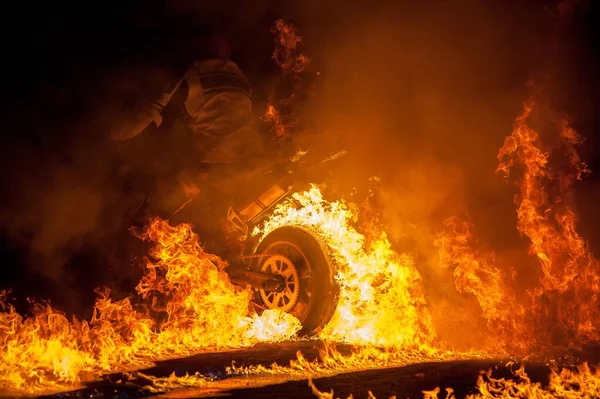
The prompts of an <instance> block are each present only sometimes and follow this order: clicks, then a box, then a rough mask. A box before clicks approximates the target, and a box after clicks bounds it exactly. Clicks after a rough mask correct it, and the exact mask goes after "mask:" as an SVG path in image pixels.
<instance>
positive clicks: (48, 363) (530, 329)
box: [0, 2, 600, 397]
mask: <svg viewBox="0 0 600 399" xmlns="http://www.w3.org/2000/svg"><path fill="white" fill-rule="evenodd" d="M575 3H576V2H561V3H560V7H558V8H557V9H556V10H558V11H560V12H558V13H557V14H552V15H559V16H561V15H562V17H564V15H563V14H561V12H565V10H567V11H569V7H572V6H574V4H575ZM562 17H561V18H562ZM561 21H562V19H561ZM280 28H281V27H280ZM382 29H383V30H385V28H382ZM550 42H552V43H554V41H552V40H550ZM280 43H283V42H280ZM292 43H293V44H296V43H297V42H296V41H294V40H292ZM342 51H343V50H342ZM342 58H343V57H342ZM278 61H281V60H278ZM305 61H306V60H305V59H302V60H300V61H298V62H294V63H292V64H289V63H286V62H285V60H284V61H283V62H280V65H282V67H284V66H287V67H290V68H291V70H292V71H293V72H294V73H298V72H299V71H301V70H302V69H303V68H305V67H306V65H307V64H306V62H305ZM346 61H347V60H346ZM290 65H291V66H290ZM330 67H331V66H330ZM550 69H551V68H550ZM541 70H542V72H544V73H542V72H537V73H535V74H533V75H534V79H533V83H532V84H531V85H530V86H529V87H528V94H527V97H525V98H527V99H526V100H525V101H524V102H523V104H522V108H521V109H520V110H519V111H517V112H516V113H515V115H513V117H512V118H513V119H514V123H513V126H512V131H511V130H510V128H509V129H507V130H506V132H505V136H506V137H505V139H504V141H503V142H500V143H498V144H499V145H498V146H497V147H496V149H495V150H494V151H495V153H496V158H495V159H494V157H493V156H492V157H491V159H488V160H486V161H485V163H484V165H487V164H488V163H492V162H494V163H495V168H496V174H494V173H493V168H492V169H491V170H488V171H485V173H484V172H480V171H478V172H479V173H480V174H484V175H485V179H487V180H491V179H496V180H497V181H499V182H501V183H499V184H498V186H501V187H502V190H503V191H504V192H505V193H506V194H508V195H506V194H505V195H504V196H501V198H508V201H505V202H506V203H505V204H503V205H501V206H500V207H499V208H498V209H503V208H502V207H509V206H513V205H514V206H513V208H512V209H511V218H510V221H511V223H510V224H511V229H512V230H514V232H517V233H518V234H519V239H518V240H520V242H521V243H523V244H524V245H525V246H526V248H525V251H521V253H519V255H515V256H509V255H507V252H509V251H506V246H505V245H504V244H505V243H496V242H495V241H494V240H489V236H490V234H485V232H486V230H488V229H489V227H488V226H486V225H485V224H483V225H482V224H481V223H478V221H480V220H481V218H478V217H477V212H478V211H479V210H477V209H475V210H473V213H474V214H475V217H473V218H470V217H468V215H469V210H468V209H467V211H466V212H465V211H464V208H465V205H467V204H461V205H460V206H459V207H457V208H458V209H456V210H457V212H456V215H454V216H452V215H451V214H450V215H448V214H447V213H448V212H446V214H444V217H443V220H442V221H441V222H440V223H437V224H436V223H430V224H429V225H426V226H423V223H421V222H423V221H424V220H425V219H427V217H423V218H422V220H419V221H418V222H416V223H414V224H412V223H410V222H409V221H410V220H411V219H410V218H408V217H406V219H404V220H403V217H405V216H406V215H405V214H404V212H405V210H404V209H403V205H405V204H406V205H407V207H406V208H407V209H409V210H411V211H413V210H417V212H418V211H419V209H420V208H419V206H417V205H422V204H417V202H418V201H417V200H416V198H415V197H417V196H418V194H424V193H428V194H431V195H432V196H435V195H436V194H438V193H439V192H440V191H443V190H448V191H452V190H454V189H457V188H458V187H459V186H460V178H461V177H460V176H459V177H457V175H459V174H454V173H452V170H451V169H450V168H448V169H446V168H444V165H443V163H439V164H436V166H435V167H429V166H428V164H427V161H424V162H421V163H420V164H417V165H415V167H414V168H413V169H411V173H414V176H415V180H419V179H422V178H423V176H431V175H432V172H436V171H437V173H440V174H443V173H442V172H448V173H447V176H444V177H445V178H442V179H439V183H440V184H441V187H434V185H433V184H430V183H425V184H423V187H424V188H423V189H422V190H420V191H419V190H417V194H414V193H410V194H406V193H405V192H404V191H405V190H412V189H414V188H415V186H416V187H417V188H418V187H419V186H418V185H415V184H414V181H413V183H412V184H408V185H406V186H402V185H401V184H396V185H394V184H393V183H394V179H396V183H397V182H402V181H403V180H402V178H397V177H393V176H392V178H391V179H390V176H389V175H388V176H383V177H382V178H381V179H379V178H374V179H372V180H371V183H372V186H371V192H370V194H369V195H367V196H365V197H364V198H362V199H361V200H360V201H357V200H356V199H355V196H352V195H346V196H343V197H340V196H338V195H337V191H336V190H335V188H334V189H332V188H327V187H321V188H317V187H314V188H312V189H311V190H310V191H307V192H304V193H299V194H296V195H295V197H294V198H293V200H290V201H288V202H286V203H284V204H282V205H280V206H279V207H278V208H277V209H276V210H275V212H274V214H273V215H272V216H271V218H270V219H269V220H268V221H267V222H266V223H265V224H264V225H262V226H260V228H257V229H256V230H255V231H254V232H253V234H254V235H255V236H258V237H262V236H264V235H266V234H268V233H269V232H270V231H272V230H274V229H276V228H277V227H280V226H285V225H296V226H302V227H304V228H306V229H309V230H310V231H312V232H314V233H315V234H316V235H317V236H318V237H319V238H320V239H321V241H322V242H323V243H324V245H325V246H326V247H327V248H328V251H329V252H330V255H331V256H332V257H333V259H334V260H335V263H336V266H337V270H338V274H337V276H336V279H337V281H338V284H339V286H340V299H339V304H338V307H337V310H336V312H335V314H334V317H333V319H332V320H331V322H330V323H329V324H328V325H327V326H326V328H325V329H324V330H323V331H321V332H320V333H319V336H318V338H319V339H320V340H321V341H322V342H323V349H322V352H321V353H320V354H319V356H316V355H313V356H306V355H303V354H302V353H299V354H297V355H296V359H294V360H293V361H292V362H291V363H290V364H287V363H281V362H279V364H277V365H269V364H254V365H252V364H250V365H245V366H243V367H242V366H238V367H236V366H235V365H233V366H232V367H230V368H229V369H228V370H227V372H226V376H228V377H230V378H236V377H237V378H239V377H240V376H242V375H244V376H248V375H251V376H256V377H257V378H265V379H267V380H268V381H269V382H270V383H273V382H281V381H285V380H294V379H296V380H304V379H307V378H318V377H321V378H323V377H324V376H333V375H338V374H340V373H348V372H356V371H360V370H369V369H382V368H394V367H400V366H407V365H414V364H416V363H426V362H435V363H441V362H454V361H462V360H471V359H481V358H492V359H516V360H530V361H541V362H548V363H550V364H556V366H555V367H556V370H554V371H552V372H550V373H549V374H548V375H549V379H547V380H546V382H545V383H544V384H537V385H536V383H535V382H533V381H531V380H530V379H529V378H528V376H527V374H526V373H527V369H525V370H523V369H522V368H519V367H518V366H514V367H513V370H515V372H514V373H515V375H516V377H514V378H512V379H497V378H496V377H495V375H496V372H497V370H493V371H492V372H487V373H485V374H481V375H480V376H479V379H477V375H476V374H473V376H472V378H473V383H475V381H477V387H476V388H475V389H474V390H473V391H472V392H471V393H475V392H479V393H476V394H475V395H476V396H475V397H532V396H533V397H556V396H559V397H560V396H563V397H594V396H598V391H597V390H598V386H599V380H600V376H599V375H598V372H597V371H596V369H595V367H594V365H592V366H591V367H590V366H588V365H587V364H583V363H582V362H583V361H584V360H586V358H587V357H589V352H588V348H589V346H590V345H591V344H593V343H595V342H597V341H598V340H599V338H600V337H599V334H600V331H599V329H600V324H599V320H600V315H599V314H598V313H599V312H600V306H599V305H598V304H599V302H598V295H599V294H600V262H599V261H598V259H597V258H596V257H595V256H594V254H593V253H592V251H590V249H589V247H588V244H587V243H586V241H585V239H584V237H583V236H582V235H581V234H580V233H579V228H578V223H577V211H576V206H575V200H576V197H575V194H576V192H575V190H576V188H577V184H579V182H580V181H582V180H584V179H586V178H587V176H588V175H589V173H590V170H589V169H590V168H588V167H587V166H586V164H585V162H584V161H583V160H582V159H581V157H580V156H579V153H578V151H579V150H580V148H581V143H582V141H583V140H582V137H581V136H580V135H579V134H578V133H577V131H576V130H575V129H574V128H573V126H572V125H571V123H570V120H569V116H568V114H567V113H566V112H565V111H564V110H563V109H562V107H558V106H557V102H556V101H553V100H554V98H553V90H551V86H552V85H551V83H552V82H554V81H555V80H556V75H555V74H553V73H550V72H552V71H550V72H548V69H544V68H541ZM340 73H341V72H340ZM342 75H343V74H342ZM433 97H434V96H433ZM421 100H423V101H425V99H423V98H422V99H421ZM426 100H427V101H425V102H427V103H428V105H429V106H432V105H431V103H429V101H433V100H432V99H431V98H428V99H426ZM434 102H435V101H434ZM278 106H279V108H278ZM354 106H356V107H359V108H360V104H359V105H354ZM433 107H434V108H435V104H433ZM350 108H352V104H350ZM266 109H267V116H266V119H267V120H268V121H270V122H271V123H272V124H273V126H274V133H275V134H276V136H278V137H285V136H286V134H287V132H288V131H289V126H284V125H282V119H281V115H279V112H280V110H281V109H282V108H281V107H280V104H279V105H278V104H274V105H273V104H271V106H270V107H267V108H266ZM325 109H327V107H325ZM448 112H449V111H445V113H448ZM445 113H444V112H442V113H441V115H444V114H445ZM373 119H375V118H373ZM432 119H433V120H430V121H428V123H429V124H434V125H435V124H436V123H437V122H436V120H435V119H436V118H432ZM441 119H444V118H441ZM366 120H367V122H364V121H363V124H362V125H358V126H355V128H356V129H358V130H361V131H362V130H364V129H366V128H372V129H373V131H377V129H378V126H377V123H376V122H377V121H374V120H371V118H369V117H366ZM446 121H447V120H446V119H444V122H446ZM289 122H290V121H289V120H288V121H285V123H289ZM339 122H340V120H338V119H336V118H330V119H329V120H328V123H329V124H334V123H339ZM342 122H343V121H342ZM371 122H373V123H372V124H371ZM342 124H343V123H342ZM480 128H481V129H483V130H485V128H486V127H485V126H480ZM286 129H287V130H286ZM449 129H451V126H450V128H449ZM325 130H326V129H325ZM358 141H359V142H360V140H358ZM459 141H460V139H459ZM484 147H485V146H484ZM484 147H481V148H484ZM471 151H473V150H472V149H471ZM417 152H418V153H419V154H420V153H422V152H421V151H417ZM367 153H368V151H367ZM482 154H486V152H485V151H482ZM446 155H447V154H446ZM382 157H384V158H385V157H386V155H385V154H383V155H382ZM474 159H478V157H474ZM398 163H399V164H402V162H401V161H399V162H398ZM406 163H408V161H407V162H406ZM432 163H435V162H434V161H432ZM420 168H421V169H420ZM423 169H425V172H424V173H422V174H421V173H419V170H423ZM408 175H409V176H410V173H408ZM464 177H465V176H463V177H462V178H464ZM390 180H391V181H392V183H389V182H390ZM353 183H354V182H353ZM506 183H508V184H506ZM357 184H361V183H357ZM397 186H400V187H397ZM403 188H405V190H404V189H403ZM511 195H514V200H513V201H511V200H510V198H509V197H508V196H511ZM406 198H410V199H411V200H413V201H412V202H411V201H402V200H403V199H404V200H406ZM399 199H400V200H399ZM420 201H421V202H422V203H427V204H429V203H430V202H435V201H434V200H430V199H428V200H426V201H425V200H423V199H421V200H420ZM395 202H397V203H395ZM515 212H516V216H515ZM425 213H426V212H425ZM484 220H485V219H484ZM427 221H428V222H431V220H427ZM92 224H93V223H92ZM515 227H516V228H515ZM482 231H483V232H484V234H481V233H480V232H482ZM136 234H137V236H138V238H139V239H140V240H143V241H145V242H147V243H150V244H151V245H152V249H151V252H150V253H149V256H148V259H147V260H146V261H145V263H144V270H143V272H144V273H143V277H142V278H141V280H140V281H139V282H138V284H137V286H136V288H135V293H134V294H132V295H130V296H129V297H126V298H125V299H122V298H120V297H119V298H117V297H114V296H113V295H111V292H110V291H109V290H107V289H99V290H98V291H97V295H98V298H97V300H96V303H95V306H94V307H93V309H94V310H93V313H92V314H91V316H90V317H73V318H71V317H67V316H66V315H65V314H64V313H62V312H61V311H59V310H57V309H54V308H53V307H52V306H51V305H50V304H49V303H46V302H40V301H37V302H34V303H33V311H32V314H30V315H27V316H25V315H22V314H19V313H18V312H17V311H16V310H15V308H14V307H13V306H12V305H11V303H10V301H9V293H8V292H7V291H4V292H3V294H2V296H1V297H0V298H1V303H2V313H0V357H1V358H2V361H1V362H0V386H1V387H2V389H3V390H5V391H6V392H8V394H9V395H15V394H29V395H39V394H43V393H51V392H58V391H65V390H72V389H74V388H77V387H79V386H81V385H83V384H86V383H89V382H90V381H94V380H98V379H101V378H102V377H103V376H104V375H107V374H114V373H123V374H121V380H122V381H127V380H129V381H139V380H142V381H145V382H143V383H141V384H140V385H145V389H146V390H147V391H148V392H163V391H169V390H173V389H177V388H182V387H188V388H189V387H200V388H207V389H211V387H217V386H218V385H219V384H220V383H221V382H219V381H213V377H211V375H209V374H208V373H205V375H194V374H193V373H192V372H191V373H190V375H182V374H174V375H172V376H170V377H168V376H165V377H156V376H149V375H144V374H143V373H141V374H140V373H139V372H136V370H140V369H147V368H150V367H152V366H153V365H155V364H156V362H158V361H163V360H167V359H175V358H181V357H187V356H191V355H194V354H198V353H203V352H211V351H216V350H224V349H232V348H233V349H234V348H251V347H253V346H255V345H257V344H260V343H270V342H279V341H286V342H289V341H291V342H294V340H298V338H296V337H295V333H296V331H297V330H298V329H299V325H298V321H297V320H295V319H294V318H293V317H291V316H289V315H286V314H283V313H281V312H276V311H266V312H264V313H262V314H261V315H258V314H255V313H253V311H252V310H251V306H250V300H251V292H250V291H249V290H246V289H243V288H239V287H236V286H233V285H232V284H231V283H230V282H229V281H228V279H227V275H226V274H225V273H224V272H223V268H224V267H225V266H226V265H225V264H224V261H223V260H221V259H220V258H218V257H217V256H215V255H212V254H209V253H206V252H205V251H204V249H203V245H202V240H203V237H198V236H197V235H196V234H195V233H194V232H193V231H192V228H191V226H189V225H186V224H183V225H178V226H173V225H170V224H169V223H168V222H167V221H165V220H161V219H158V218H155V219H153V220H152V221H151V222H150V223H149V224H148V226H146V228H145V229H144V230H141V231H137V232H136ZM406 236H410V238H411V239H412V241H413V242H412V243H411V242H407V240H406V239H405V238H406ZM492 236H493V235H492ZM424 243H426V244H424ZM410 244H412V246H411V245H410ZM497 244H498V246H499V248H496V245H497ZM424 245H427V246H429V247H432V248H434V252H429V253H428V254H427V255H428V256H423V254H422V252H423V251H421V250H422V248H423V246H424ZM519 249H522V248H519ZM336 344H337V347H336ZM283 345H289V344H288V343H286V344H283ZM297 345H298V347H303V346H304V345H305V341H299V342H298V344H297ZM275 350H276V349H271V351H275ZM304 352H306V350H305V351H304ZM232 357H233V355H232ZM448 364H453V363H448ZM477 365H478V367H479V363H477ZM563 365H564V366H567V368H566V369H564V370H562V371H561V366H563ZM573 365H577V366H578V368H576V367H572V366H573ZM487 367H488V366H487V365H483V364H481V368H483V369H485V368H487ZM500 373H501V372H500ZM417 374H418V373H417ZM546 378H547V376H546ZM322 383H325V384H326V381H324V382H322ZM315 384H316V385H315V386H314V394H315V395H316V396H319V397H331V396H333V394H331V395H330V396H328V394H327V393H323V392H320V391H319V389H324V388H322V387H321V386H320V383H319V381H317V382H315ZM363 385H368V384H367V383H366V382H364V383H363ZM446 385H449V386H451V384H446ZM366 388H368V387H366ZM431 389H433V387H432V388H431ZM431 389H427V388H424V389H423V390H424V391H427V392H423V393H422V395H423V396H424V397H436V395H437V397H445V396H446V395H447V394H448V395H449V396H450V395H451V392H448V393H446V392H444V390H443V389H442V390H439V391H431ZM174 394H177V393H176V392H175V393H174Z"/></svg>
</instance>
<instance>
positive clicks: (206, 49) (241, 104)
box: [111, 34, 266, 221]
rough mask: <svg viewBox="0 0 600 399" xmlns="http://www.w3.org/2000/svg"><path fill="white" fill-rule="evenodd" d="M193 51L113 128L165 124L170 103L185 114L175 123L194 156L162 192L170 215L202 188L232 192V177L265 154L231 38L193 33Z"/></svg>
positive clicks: (116, 135)
mask: <svg viewBox="0 0 600 399" xmlns="http://www.w3.org/2000/svg"><path fill="white" fill-rule="evenodd" d="M192 54H193V56H194V58H195V59H194V62H193V63H192V65H191V67H189V68H188V69H187V71H186V72H185V73H184V74H183V76H181V77H180V78H179V79H178V80H176V82H175V83H174V84H173V85H172V86H171V87H170V88H169V89H168V90H166V91H165V92H164V93H162V94H161V95H160V96H159V98H158V99H157V100H156V101H155V102H154V103H152V104H150V105H148V106H147V107H145V108H144V109H142V110H141V111H140V112H139V113H138V115H137V117H136V118H134V119H132V120H131V121H130V123H129V124H127V125H125V126H122V127H121V128H120V129H118V130H116V131H114V132H112V134H111V137H112V138H113V139H115V140H128V139H131V138H133V137H135V136H137V135H139V134H140V133H142V131H144V130H145V129H146V128H147V127H148V126H149V125H151V124H156V126H161V125H163V124H164V121H163V116H164V114H165V113H168V112H165V111H167V109H173V108H175V109H176V110H179V114H183V118H177V119H179V121H177V122H176V123H178V124H179V125H181V124H183V125H184V126H185V128H186V130H187V132H188V137H189V138H191V141H190V145H189V147H191V153H192V159H188V160H186V161H185V163H187V167H186V168H185V170H184V171H183V172H182V173H180V174H179V182H178V183H177V184H171V187H170V188H169V189H167V190H163V191H167V193H166V194H165V193H163V194H161V195H159V197H160V201H161V204H159V205H158V206H159V208H160V210H161V211H163V212H165V213H167V214H168V215H169V216H172V215H173V214H177V213H178V212H181V210H182V209H183V207H184V206H185V204H186V203H187V202H189V201H191V200H192V199H193V198H194V197H195V196H196V195H197V194H198V193H199V192H200V191H202V190H209V191H210V190H220V191H222V192H225V193H228V194H231V191H232V190H234V189H235V187H232V186H233V185H234V183H232V181H235V179H233V178H232V177H233V176H237V177H238V179H237V181H239V175H240V173H243V171H246V172H248V171H250V170H255V169H257V168H260V167H261V165H260V163H261V162H262V161H263V160H265V159H266V157H265V156H264V153H265V146H264V143H263V140H262V137H261V136H260V134H259V132H258V130H257V128H256V126H255V120H254V118H253V115H252V91H251V89H250V85H249V84H248V81H247V79H246V76H245V75H244V73H243V72H242V71H241V69H240V68H239V67H238V66H237V65H236V64H235V63H234V62H233V61H231V58H230V49H229V45H228V43H227V41H226V40H225V39H224V38H223V37H222V36H219V35H215V34H213V35H208V36H203V37H198V38H195V39H194V40H193V41H192ZM181 111H183V112H181ZM176 113H177V112H176ZM167 119H168V118H167ZM174 128H176V127H174V126H169V127H168V129H174ZM188 150H189V148H188ZM181 156H183V154H182V155H181ZM202 171H207V172H208V171H209V172H210V173H206V174H203V173H201V172H202ZM207 176H209V178H208V179H207ZM201 181H203V182H201ZM227 183H230V184H229V185H227ZM199 186H200V188H199ZM213 194H214V193H213ZM214 201H215V200H214V195H213V200H212V202H213V203H214ZM219 202H223V201H222V200H220V201H219ZM205 205H206V204H205ZM211 207H212V206H205V208H206V209H205V212H203V215H204V216H203V217H209V214H210V213H211V210H210V208H211ZM188 212H189V211H188ZM212 213H214V212H212ZM207 215H208V216H207ZM188 216H189V215H188ZM182 221H192V220H182Z"/></svg>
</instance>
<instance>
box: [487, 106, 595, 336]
mask: <svg viewBox="0 0 600 399" xmlns="http://www.w3.org/2000/svg"><path fill="white" fill-rule="evenodd" d="M548 113H549V114H550V116H551V118H552V121H553V122H554V124H555V126H556V128H557V129H558V138H559V141H560V143H559V145H560V147H558V148H562V149H563V151H562V154H560V153H558V154H556V153H555V152H552V153H550V152H547V151H543V150H542V149H541V146H542V145H543V139H544V137H542V136H541V135H540V133H539V132H538V131H536V130H534V129H533V128H532V127H531V126H530V122H531V121H530V120H531V119H532V118H534V117H543V116H545V114H548ZM580 142H581V138H580V137H579V135H578V134H577V133H576V132H575V131H574V130H573V129H572V128H571V127H570V126H569V124H568V121H567V120H566V118H565V117H564V116H562V115H557V114H556V113H553V112H551V111H550V110H548V109H543V108H542V107H541V106H540V104H539V103H538V102H536V101H535V100H533V99H531V100H529V101H528V102H527V103H525V110H524V112H523V114H522V115H521V116H520V117H519V118H517V120H516V122H515V127H514V130H513V133H512V135H510V136H509V137H507V138H506V140H505V142H504V145H503V146H502V148H501V149H500V151H499V153H498V160H499V166H498V170H499V171H502V172H504V173H505V174H506V175H507V176H508V175H509V173H511V172H514V169H516V168H517V167H518V168H520V169H521V170H522V180H521V183H520V196H519V197H518V198H517V199H516V203H517V205H518V208H517V228H518V230H519V231H520V232H521V233H522V234H524V235H525V236H527V237H528V238H529V239H530V240H531V245H530V253H531V254H532V255H534V256H535V257H536V258H537V259H538V261H539V264H540V265H541V269H542V277H541V279H540V283H541V287H540V288H539V289H537V290H536V292H535V296H536V300H537V304H536V306H538V307H547V305H543V304H542V303H550V304H551V306H552V307H553V309H552V310H551V309H545V310H541V309H540V310H539V311H538V314H539V315H540V317H541V316H542V314H544V313H546V314H547V313H549V312H550V313H554V312H556V314H555V315H554V318H555V320H552V321H551V323H552V324H555V327H554V328H557V329H563V330H564V332H566V333H567V334H568V335H571V334H575V337H573V338H575V340H576V341H577V340H579V341H581V340H594V339H598V338H600V330H599V328H600V309H599V308H598V306H597V305H596V304H597V303H598V299H599V293H600V264H599V262H598V260H597V259H595V258H594V257H593V256H592V254H591V253H590V252H589V250H588V249H587V245H586V243H585V241H584V240H583V238H582V237H581V236H579V234H578V233H577V231H576V220H577V217H576V214H575V211H574V209H573V205H572V201H573V198H572V197H573V193H572V187H573V183H574V182H575V181H576V180H580V179H581V178H582V177H583V176H584V175H585V174H586V173H588V172H589V170H588V169H587V167H586V165H585V163H583V162H582V161H581V159H580V158H579V156H578V154H577V152H576V150H575V146H576V145H577V144H579V143H580ZM561 155H562V156H563V157H564V159H562V161H563V164H565V163H566V169H567V172H566V173H565V172H564V171H563V170H561V169H559V168H558V167H556V166H555V165H554V164H556V163H558V162H557V161H561V159H560V158H559V156H561ZM555 156H556V157H555ZM551 161H554V164H553V163H552V162H551ZM561 166H562V165H561ZM542 297H546V301H544V300H543V299H542ZM548 299H549V301H547V300H548Z"/></svg>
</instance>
